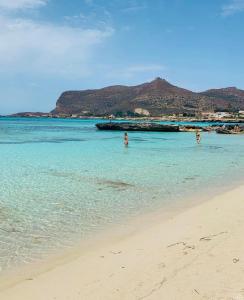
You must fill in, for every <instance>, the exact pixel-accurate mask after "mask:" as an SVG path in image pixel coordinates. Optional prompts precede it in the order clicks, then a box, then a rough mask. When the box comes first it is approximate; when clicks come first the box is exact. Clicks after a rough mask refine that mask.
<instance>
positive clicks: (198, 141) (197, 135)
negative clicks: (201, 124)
mask: <svg viewBox="0 0 244 300" xmlns="http://www.w3.org/2000/svg"><path fill="white" fill-rule="evenodd" d="M196 140H197V143H198V144H200V142H201V134H200V131H199V129H197V131H196Z"/></svg>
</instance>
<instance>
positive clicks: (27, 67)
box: [0, 16, 113, 75]
mask: <svg viewBox="0 0 244 300" xmlns="http://www.w3.org/2000/svg"><path fill="white" fill-rule="evenodd" d="M112 34H113V29H112V28H104V29H82V28H78V27H72V26H69V25H56V24H52V23H38V22H34V21H33V20H28V19H14V18H11V17H6V16H5V17H3V16H2V17H1V16H0V40H1V43H0V72H6V71H9V72H11V71H13V72H33V71H34V72H38V73H44V74H45V73H47V74H48V73H54V74H59V75H67V74H73V75H75V74H79V75H82V73H84V72H88V71H89V69H88V63H89V59H90V58H91V56H92V53H93V51H95V50H96V48H97V45H98V44H100V43H102V42H103V41H104V40H105V39H106V38H108V37H110V36H111V35H112Z"/></svg>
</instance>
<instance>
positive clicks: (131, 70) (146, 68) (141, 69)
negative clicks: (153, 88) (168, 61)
mask: <svg viewBox="0 0 244 300" xmlns="http://www.w3.org/2000/svg"><path fill="white" fill-rule="evenodd" d="M164 69H165V67H164V66H162V65H158V64H148V65H134V66H130V67H128V68H126V69H125V70H124V73H125V74H128V75H130V76H133V75H135V74H137V73H147V72H159V71H163V70H164Z"/></svg>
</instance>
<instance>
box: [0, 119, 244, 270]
mask: <svg viewBox="0 0 244 300" xmlns="http://www.w3.org/2000/svg"><path fill="white" fill-rule="evenodd" d="M96 122H97V121H96V120H62V119H15V118H2V119H1V118H0V170H1V172H0V268H1V269H2V270H6V269H9V268H11V267H14V266H17V265H19V264H23V263H24V264H25V263H31V262H33V261H36V260H38V259H40V258H42V257H45V255H48V254H49V253H53V252H55V250H57V249H62V248H65V247H72V246H73V245H75V244H76V243H77V242H79V241H80V240H82V239H83V238H84V237H86V236H87V235H88V234H91V233H93V232H97V231H98V230H101V229H102V228H105V226H107V225H109V224H115V223H118V222H120V223H121V222H123V220H124V219H125V218H127V217H128V216H134V215H138V214H141V213H144V212H148V211H152V210H155V209H157V208H159V207H162V206H163V205H166V204H168V203H171V202H172V201H181V200H182V199H184V198H186V197H187V196H190V195H191V193H193V192H195V194H197V195H200V194H201V193H202V192H203V191H204V190H206V186H207V187H208V188H211V187H213V186H221V185H226V184H229V183H233V181H234V180H237V179H238V178H243V177H244V155H243V149H244V136H237V135H230V136H227V135H216V134H215V133H203V134H202V143H201V145H197V144H196V142H195V134H194V133H153V132H150V133H146V132H134V133H129V139H130V145H129V147H128V148H125V147H124V145H123V133H122V132H109V131H104V132H103V131H98V130H96V128H95V123H96ZM206 125H207V124H206Z"/></svg>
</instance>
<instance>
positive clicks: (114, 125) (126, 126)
mask: <svg viewBox="0 0 244 300" xmlns="http://www.w3.org/2000/svg"><path fill="white" fill-rule="evenodd" d="M96 126H97V128H98V129H100V130H117V131H157V132H159V131H160V132H179V126H178V125H162V124H157V123H125V122H110V123H100V124H96Z"/></svg>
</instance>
